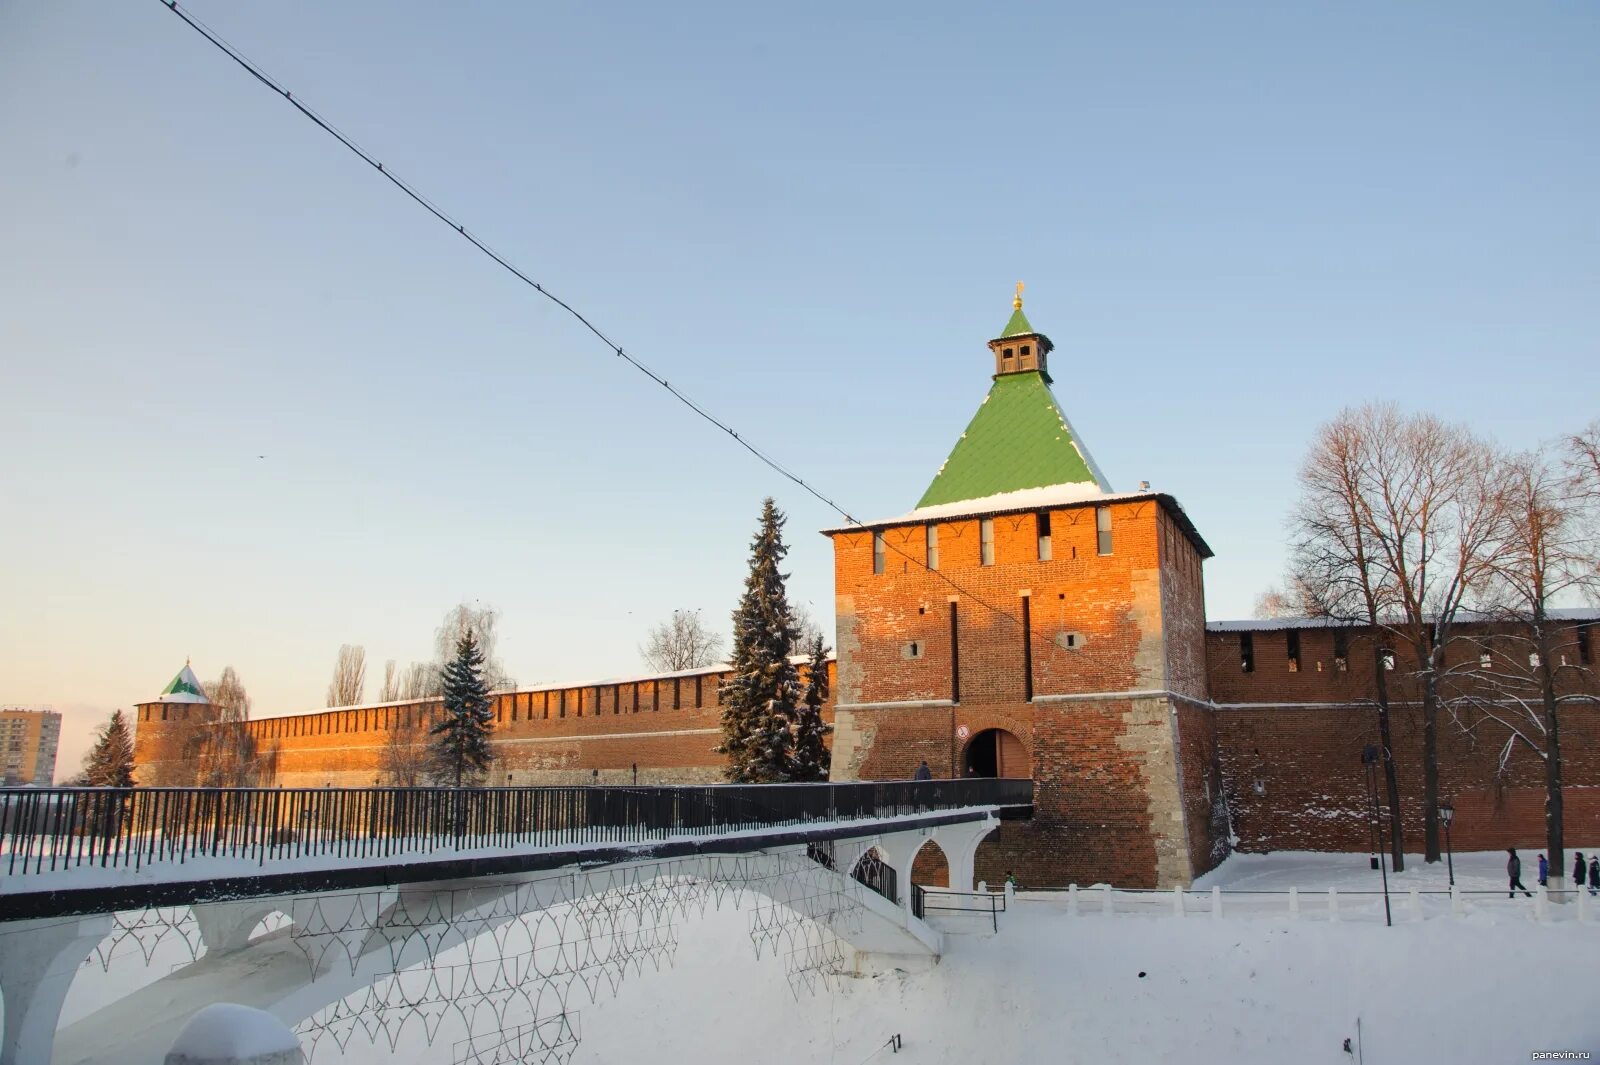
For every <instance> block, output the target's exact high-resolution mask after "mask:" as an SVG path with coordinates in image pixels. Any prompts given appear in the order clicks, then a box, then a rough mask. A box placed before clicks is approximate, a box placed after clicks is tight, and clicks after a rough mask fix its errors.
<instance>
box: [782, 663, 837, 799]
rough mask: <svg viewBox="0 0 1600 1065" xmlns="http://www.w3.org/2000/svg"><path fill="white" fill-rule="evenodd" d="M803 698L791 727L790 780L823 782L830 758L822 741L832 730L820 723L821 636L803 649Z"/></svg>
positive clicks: (824, 688)
mask: <svg viewBox="0 0 1600 1065" xmlns="http://www.w3.org/2000/svg"><path fill="white" fill-rule="evenodd" d="M807 653H808V654H809V655H810V656H811V660H810V662H808V663H807V664H806V670H807V673H806V694H805V699H804V700H803V701H802V703H801V706H800V719H799V720H798V721H797V722H796V723H795V727H794V766H793V768H792V769H791V770H790V773H789V779H790V780H827V779H828V767H829V761H830V756H829V754H828V748H827V745H826V744H824V743H823V737H824V736H826V735H827V734H828V733H830V732H832V731H833V726H832V725H828V724H826V723H824V722H823V720H822V704H823V703H824V702H826V701H827V699H828V646H827V644H825V643H823V642H822V634H821V633H820V632H819V633H816V634H814V635H813V636H812V637H811V646H810V647H809V648H807Z"/></svg>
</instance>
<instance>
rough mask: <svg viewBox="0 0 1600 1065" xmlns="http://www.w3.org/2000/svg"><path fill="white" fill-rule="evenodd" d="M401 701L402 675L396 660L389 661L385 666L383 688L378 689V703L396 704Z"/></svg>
mask: <svg viewBox="0 0 1600 1065" xmlns="http://www.w3.org/2000/svg"><path fill="white" fill-rule="evenodd" d="M399 701H400V675H399V670H398V668H397V666H396V663H395V660H394V659H392V658H391V659H389V660H388V661H387V662H385V663H384V664H383V686H382V687H380V688H379V689H378V702H380V703H396V702H399Z"/></svg>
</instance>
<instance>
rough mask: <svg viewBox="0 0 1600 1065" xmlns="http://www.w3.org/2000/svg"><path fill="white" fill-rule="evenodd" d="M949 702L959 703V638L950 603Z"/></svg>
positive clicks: (954, 615)
mask: <svg viewBox="0 0 1600 1065" xmlns="http://www.w3.org/2000/svg"><path fill="white" fill-rule="evenodd" d="M950 701H951V702H952V703H959V702H960V701H961V638H960V633H959V632H958V629H957V625H956V603H955V601H954V600H952V601H951V603H950Z"/></svg>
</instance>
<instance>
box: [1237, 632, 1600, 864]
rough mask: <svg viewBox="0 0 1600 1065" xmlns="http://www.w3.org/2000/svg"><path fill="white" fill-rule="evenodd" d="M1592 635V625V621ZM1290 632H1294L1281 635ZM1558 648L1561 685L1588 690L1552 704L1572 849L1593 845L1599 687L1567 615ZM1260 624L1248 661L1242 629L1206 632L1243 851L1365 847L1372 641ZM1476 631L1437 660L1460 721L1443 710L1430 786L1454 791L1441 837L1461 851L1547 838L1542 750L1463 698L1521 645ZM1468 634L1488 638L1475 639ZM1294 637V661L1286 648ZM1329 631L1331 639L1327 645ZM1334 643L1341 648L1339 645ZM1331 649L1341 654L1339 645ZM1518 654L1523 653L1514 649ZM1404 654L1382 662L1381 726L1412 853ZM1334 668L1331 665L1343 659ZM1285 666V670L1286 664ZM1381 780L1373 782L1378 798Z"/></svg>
mask: <svg viewBox="0 0 1600 1065" xmlns="http://www.w3.org/2000/svg"><path fill="white" fill-rule="evenodd" d="M1590 629H1591V630H1592V631H1594V634H1595V635H1597V636H1600V625H1594V626H1590ZM1291 631H1292V632H1293V633H1294V634H1295V635H1294V636H1293V637H1291V635H1290V632H1291ZM1561 631H1562V638H1561V640H1560V641H1559V643H1558V644H1557V646H1556V648H1555V650H1554V655H1555V657H1554V659H1553V660H1554V661H1556V662H1557V663H1558V664H1559V663H1565V666H1564V667H1563V668H1561V669H1560V670H1559V672H1558V674H1557V675H1558V678H1559V679H1560V681H1561V685H1560V690H1561V691H1562V692H1563V694H1565V695H1568V696H1587V697H1588V698H1579V699H1573V700H1572V701H1568V702H1565V703H1564V704H1563V707H1562V710H1561V718H1560V722H1561V733H1560V734H1561V752H1562V768H1563V778H1564V779H1563V787H1562V798H1563V805H1564V808H1565V823H1566V840H1567V846H1568V847H1569V848H1574V849H1579V850H1585V851H1587V850H1589V849H1591V848H1596V847H1600V683H1597V678H1596V675H1595V673H1594V670H1593V662H1592V661H1591V662H1589V663H1585V662H1584V661H1583V657H1584V655H1583V651H1582V649H1581V648H1580V646H1579V644H1578V628H1577V627H1576V626H1574V625H1568V626H1566V627H1565V628H1564V629H1562V630H1561ZM1336 632H1337V630H1335V629H1332V628H1300V629H1294V630H1286V629H1265V630H1257V631H1253V632H1251V633H1250V641H1249V642H1250V650H1251V652H1252V657H1253V661H1252V663H1251V665H1252V668H1251V670H1250V671H1249V672H1246V671H1245V670H1244V668H1243V661H1242V653H1241V636H1242V635H1243V634H1242V633H1241V632H1240V631H1237V630H1233V629H1228V630H1224V631H1212V632H1210V633H1208V635H1207V641H1206V642H1207V659H1208V668H1209V673H1210V679H1211V694H1212V698H1213V700H1214V701H1215V703H1216V708H1215V710H1213V711H1212V712H1211V715H1210V716H1211V719H1212V721H1213V722H1214V724H1215V728H1216V733H1217V749H1218V752H1219V755H1220V758H1221V763H1222V770H1223V775H1224V779H1225V782H1226V785H1225V786H1226V791H1227V804H1228V812H1229V814H1230V816H1231V819H1232V830H1233V832H1234V833H1235V834H1236V835H1237V837H1238V842H1237V844H1236V846H1237V848H1238V849H1240V850H1244V851H1268V850H1322V851H1328V850H1332V851H1360V850H1365V849H1370V847H1371V845H1372V844H1371V840H1372V828H1371V823H1372V822H1371V817H1370V816H1369V813H1368V811H1369V810H1370V799H1369V797H1368V792H1367V779H1366V775H1365V771H1364V769H1363V766H1362V762H1361V755H1362V751H1363V749H1364V748H1365V747H1367V746H1368V745H1369V744H1374V745H1375V744H1377V743H1378V724H1377V713H1376V710H1375V709H1374V706H1375V704H1374V703H1373V701H1372V697H1373V682H1372V677H1373V643H1372V640H1371V639H1370V638H1369V637H1368V636H1367V635H1365V634H1364V632H1363V631H1362V630H1359V629H1355V630H1352V629H1345V630H1344V635H1343V636H1342V637H1339V636H1337V635H1336ZM1471 635H1472V636H1473V637H1474V638H1473V639H1467V640H1460V641H1457V642H1454V643H1453V644H1452V645H1451V647H1450V648H1449V649H1448V654H1447V658H1446V667H1447V668H1448V669H1451V670H1454V671H1456V673H1457V674H1458V675H1459V676H1460V677H1461V678H1462V681H1461V682H1460V684H1459V685H1455V686H1451V687H1449V688H1447V694H1448V695H1450V696H1451V697H1452V698H1454V699H1456V700H1458V701H1459V702H1460V707H1459V708H1460V711H1461V714H1462V724H1458V723H1457V722H1456V721H1455V720H1454V719H1453V718H1452V716H1451V714H1450V713H1449V712H1448V710H1445V709H1441V711H1440V713H1439V732H1438V737H1439V794H1440V797H1441V798H1442V799H1448V800H1451V801H1453V803H1454V805H1455V808H1456V816H1455V823H1454V824H1453V825H1452V826H1451V842H1452V844H1453V846H1454V847H1455V848H1456V849H1457V850H1464V851H1465V850H1499V849H1502V848H1505V847H1510V846H1516V847H1527V848H1529V849H1532V850H1542V849H1543V848H1544V845H1545V823H1544V804H1545V782H1544V771H1545V769H1544V760H1543V759H1542V758H1541V757H1540V756H1539V755H1538V754H1537V753H1535V752H1534V751H1532V750H1530V749H1529V748H1528V747H1527V746H1526V745H1524V744H1520V743H1519V744H1516V745H1514V746H1513V747H1512V748H1511V750H1510V752H1509V753H1508V754H1507V755H1506V770H1505V772H1504V773H1500V772H1499V765H1500V759H1501V756H1502V754H1503V753H1505V752H1504V748H1505V744H1506V738H1507V736H1508V733H1507V732H1506V730H1505V729H1503V728H1501V727H1499V726H1496V725H1494V724H1492V723H1486V722H1481V721H1480V722H1478V723H1477V725H1476V727H1475V728H1473V729H1472V730H1471V731H1470V732H1469V731H1466V730H1465V729H1464V728H1463V725H1464V724H1471V723H1472V722H1473V719H1474V714H1473V712H1472V707H1471V705H1470V703H1468V702H1467V701H1466V700H1465V699H1464V698H1463V697H1464V696H1465V695H1467V694H1468V693H1469V692H1470V691H1471V690H1472V689H1471V687H1470V685H1471V684H1472V683H1473V681H1472V678H1471V672H1472V670H1473V669H1474V667H1476V666H1477V665H1478V662H1477V661H1476V660H1477V658H1478V656H1479V655H1480V654H1482V653H1485V647H1487V648H1488V653H1490V654H1491V655H1492V657H1491V659H1490V665H1491V668H1493V669H1494V670H1495V671H1496V672H1501V673H1503V674H1514V673H1517V672H1524V673H1525V672H1526V671H1527V663H1526V654H1527V646H1526V644H1525V643H1523V642H1522V641H1520V640H1513V639H1511V638H1510V636H1509V633H1508V632H1507V631H1506V630H1505V629H1504V628H1503V627H1495V626H1472V627H1471ZM1477 637H1483V638H1485V639H1486V641H1487V642H1486V643H1482V642H1479V640H1478V639H1477ZM1291 639H1293V640H1294V641H1296V642H1298V645H1299V657H1298V659H1297V660H1295V659H1292V658H1291V655H1290V648H1291ZM1336 640H1337V641H1338V644H1336ZM1341 645H1342V646H1341ZM1339 652H1343V653H1342V655H1341V654H1340V653H1339ZM1513 656H1515V657H1517V658H1518V659H1520V661H1517V662H1513V661H1511V660H1510V659H1511V658H1512V657H1513ZM1408 657H1409V655H1408V652H1407V651H1406V650H1405V649H1400V650H1399V651H1398V652H1397V653H1396V658H1395V668H1394V669H1393V670H1390V671H1387V672H1386V677H1387V679H1388V682H1389V688H1390V696H1389V697H1390V702H1391V714H1390V720H1391V732H1392V737H1393V742H1394V757H1395V766H1396V770H1397V772H1398V775H1399V785H1400V795H1401V814H1402V818H1403V825H1404V832H1405V838H1406V844H1407V849H1408V850H1416V851H1419V852H1420V851H1421V849H1422V808H1421V795H1422V708H1421V704H1420V699H1419V693H1418V692H1417V691H1416V687H1415V685H1414V684H1412V683H1411V682H1410V681H1409V679H1408V677H1407V675H1406V669H1407V665H1406V663H1407V660H1408ZM1341 658H1342V660H1343V662H1344V668H1340V665H1339V662H1340V660H1341ZM1291 662H1293V666H1291ZM1382 786H1383V785H1382V782H1381V780H1380V782H1379V789H1380V795H1381V794H1382Z"/></svg>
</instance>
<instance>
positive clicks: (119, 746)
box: [82, 710, 133, 788]
mask: <svg viewBox="0 0 1600 1065" xmlns="http://www.w3.org/2000/svg"><path fill="white" fill-rule="evenodd" d="M82 779H83V782H84V784H86V785H87V786H89V787H91V788H131V787H133V733H132V732H131V731H130V730H129V728H128V719H127V718H126V717H124V716H123V714H122V711H121V710H113V711H112V712H111V720H110V721H107V722H106V723H105V724H104V725H103V726H101V728H100V731H99V732H98V733H96V734H95V741H94V747H93V748H91V749H90V751H89V753H88V754H87V755H85V756H84V759H83V777H82Z"/></svg>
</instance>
